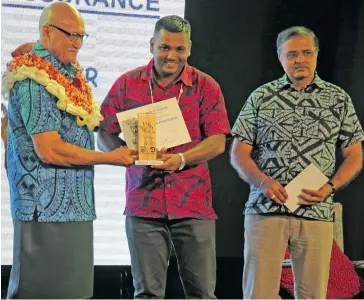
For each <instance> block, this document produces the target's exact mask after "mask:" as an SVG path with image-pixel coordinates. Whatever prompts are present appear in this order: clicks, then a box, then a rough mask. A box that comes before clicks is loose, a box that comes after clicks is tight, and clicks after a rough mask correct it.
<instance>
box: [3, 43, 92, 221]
mask: <svg viewBox="0 0 364 300" xmlns="http://www.w3.org/2000/svg"><path fill="white" fill-rule="evenodd" d="M31 53H34V54H37V55H39V56H40V57H44V58H46V59H47V60H49V61H50V62H51V63H52V65H53V66H55V67H56V68H57V69H58V70H60V72H61V73H62V74H64V75H65V76H66V77H68V78H69V79H70V80H72V79H73V78H74V76H75V75H76V69H75V68H74V67H73V66H72V65H71V64H64V63H61V62H60V61H58V60H57V59H56V58H54V57H53V56H51V55H50V53H49V52H48V51H47V50H45V49H44V48H43V47H42V46H41V45H40V44H39V42H38V43H36V44H35V46H34V48H33V50H32V51H31ZM57 100H58V99H57V98H56V97H55V96H53V95H51V94H49V93H48V92H47V91H46V89H45V87H44V86H42V85H40V84H38V83H36V82H35V81H33V80H30V79H26V80H23V81H20V82H17V83H16V84H15V85H14V87H13V89H12V90H11V93H10V98H9V127H8V145H7V166H8V178H9V184H10V201H11V211H12V217H13V219H18V220H21V221H30V220H38V221H40V222H67V221H91V220H95V219H96V215H95V205H94V168H93V166H80V167H71V168H70V167H61V166H56V165H51V164H45V163H43V162H42V161H41V160H40V159H39V157H38V156H37V154H36V152H35V150H34V145H33V141H32V135H33V134H37V133H43V132H50V131H58V133H59V137H60V138H61V139H62V140H63V141H65V142H67V143H71V144H74V145H77V146H80V147H83V148H86V149H90V150H94V149H95V146H94V145H95V141H94V134H93V132H92V131H89V130H88V129H87V127H86V126H83V127H80V126H78V125H77V122H76V117H75V116H73V115H71V114H69V113H67V112H64V111H60V110H59V109H58V108H57V106H56V103H57Z"/></svg>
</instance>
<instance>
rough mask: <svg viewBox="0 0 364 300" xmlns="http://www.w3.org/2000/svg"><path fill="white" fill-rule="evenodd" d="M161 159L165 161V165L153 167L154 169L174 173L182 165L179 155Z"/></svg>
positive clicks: (168, 155) (164, 156) (166, 156)
mask: <svg viewBox="0 0 364 300" xmlns="http://www.w3.org/2000/svg"><path fill="white" fill-rule="evenodd" d="M160 159H161V160H163V164H161V165H157V166H152V168H153V169H159V170H165V171H168V172H174V171H176V170H178V168H179V166H180V165H181V157H180V156H179V155H178V154H164V155H162V157H161V158H160Z"/></svg>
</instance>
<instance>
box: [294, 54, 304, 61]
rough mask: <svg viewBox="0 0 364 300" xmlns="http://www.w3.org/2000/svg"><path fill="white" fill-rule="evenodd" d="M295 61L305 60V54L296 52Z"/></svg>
mask: <svg viewBox="0 0 364 300" xmlns="http://www.w3.org/2000/svg"><path fill="white" fill-rule="evenodd" d="M296 61H297V62H302V61H305V56H304V55H303V53H302V52H299V53H298V56H297V58H296Z"/></svg>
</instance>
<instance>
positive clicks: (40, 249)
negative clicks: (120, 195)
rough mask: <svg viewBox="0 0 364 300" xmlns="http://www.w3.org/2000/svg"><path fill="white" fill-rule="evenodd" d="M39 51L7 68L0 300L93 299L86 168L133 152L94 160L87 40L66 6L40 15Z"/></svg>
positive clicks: (90, 172)
mask: <svg viewBox="0 0 364 300" xmlns="http://www.w3.org/2000/svg"><path fill="white" fill-rule="evenodd" d="M39 32H40V38H39V41H38V42H37V43H36V44H35V45H34V48H33V49H32V51H31V52H30V53H26V54H24V55H22V56H19V57H17V58H15V59H14V60H13V61H11V62H10V64H9V66H8V72H7V74H6V77H4V81H3V92H4V91H8V92H9V93H10V97H9V107H8V110H9V112H8V117H9V121H8V143H7V150H6V152H7V169H8V178H9V184H10V198H11V210H12V217H13V224H14V258H13V266H12V270H11V275H10V281H9V287H8V298H89V297H92V293H93V220H95V218H96V215H95V205H94V168H93V165H96V164H113V165H120V166H128V165H130V164H132V163H134V158H133V154H135V153H134V151H132V150H129V149H127V148H122V147H121V148H118V149H116V150H114V151H112V152H107V153H102V152H96V151H94V149H95V146H94V134H93V128H94V127H96V126H98V124H99V122H100V120H101V119H102V117H101V115H100V113H99V108H98V105H96V104H95V102H94V100H93V98H92V93H91V89H90V87H89V86H88V85H87V83H86V80H85V78H84V75H83V74H82V70H81V68H80V66H79V65H78V63H77V61H76V57H77V53H78V51H79V50H80V49H81V47H82V45H83V41H84V39H85V38H86V36H87V34H86V33H85V26H84V21H83V19H82V17H81V15H80V14H79V12H78V11H77V10H76V9H75V8H73V7H72V6H71V5H69V4H68V3H62V2H57V3H53V4H51V5H50V6H48V7H46V8H45V9H44V10H43V12H42V15H41V18H40V22H39Z"/></svg>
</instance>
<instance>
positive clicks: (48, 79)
mask: <svg viewBox="0 0 364 300" xmlns="http://www.w3.org/2000/svg"><path fill="white" fill-rule="evenodd" d="M74 67H75V68H76V72H77V73H76V77H75V78H74V79H73V81H72V82H71V81H70V80H69V79H67V78H66V77H65V76H64V75H63V74H62V73H61V72H60V71H59V70H57V69H56V68H55V67H54V66H53V65H52V64H51V63H50V62H49V61H48V60H46V59H44V58H42V57H40V56H38V55H36V54H28V53H26V54H24V55H22V56H18V57H16V58H15V59H13V60H12V61H11V62H10V63H9V65H8V71H7V72H6V73H5V75H4V76H3V78H2V79H3V80H2V94H3V95H4V96H5V97H8V96H9V93H10V91H11V89H12V88H13V86H14V84H15V82H16V81H21V80H24V79H27V78H30V79H32V80H34V81H36V82H37V83H39V84H41V85H43V86H45V88H46V90H47V91H48V92H49V93H50V94H52V95H54V96H56V97H57V98H58V101H57V107H58V108H59V109H60V110H63V111H67V112H68V113H70V114H72V115H74V116H77V124H78V125H79V126H84V125H86V126H87V128H88V129H89V130H92V129H94V128H95V127H97V126H99V125H100V121H102V120H103V117H102V116H101V114H100V107H99V105H98V104H97V103H96V101H95V100H94V99H93V97H92V91H91V88H90V86H89V85H88V84H87V82H86V79H85V76H84V75H83V73H82V70H81V68H80V66H79V64H78V63H75V64H74Z"/></svg>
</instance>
